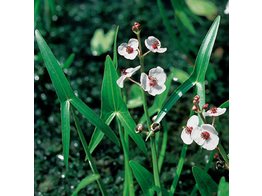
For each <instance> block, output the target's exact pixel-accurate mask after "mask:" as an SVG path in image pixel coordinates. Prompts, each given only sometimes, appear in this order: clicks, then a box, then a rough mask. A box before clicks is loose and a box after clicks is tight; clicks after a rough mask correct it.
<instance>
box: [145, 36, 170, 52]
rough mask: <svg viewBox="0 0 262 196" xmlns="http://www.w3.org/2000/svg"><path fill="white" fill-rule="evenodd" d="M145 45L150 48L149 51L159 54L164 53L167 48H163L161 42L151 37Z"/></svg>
mask: <svg viewBox="0 0 262 196" xmlns="http://www.w3.org/2000/svg"><path fill="white" fill-rule="evenodd" d="M145 45H146V47H147V48H148V50H150V51H152V52H154V53H155V52H158V53H164V52H165V51H166V50H167V48H161V42H160V41H159V40H158V39H157V38H155V37H154V36H149V37H148V38H147V39H146V40H145Z"/></svg>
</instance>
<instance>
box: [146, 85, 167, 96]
mask: <svg viewBox="0 0 262 196" xmlns="http://www.w3.org/2000/svg"><path fill="white" fill-rule="evenodd" d="M165 90H166V85H156V86H155V87H151V88H150V90H149V91H148V93H149V94H150V95H153V96H155V95H159V94H161V93H163V92H164V91H165Z"/></svg>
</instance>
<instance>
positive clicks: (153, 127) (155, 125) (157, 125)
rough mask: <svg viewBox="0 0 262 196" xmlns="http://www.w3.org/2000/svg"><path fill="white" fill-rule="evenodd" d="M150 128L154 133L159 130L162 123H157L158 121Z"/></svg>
mask: <svg viewBox="0 0 262 196" xmlns="http://www.w3.org/2000/svg"><path fill="white" fill-rule="evenodd" d="M150 129H151V130H152V131H153V132H154V133H156V132H158V131H159V130H160V123H157V122H155V123H153V124H152V125H150Z"/></svg>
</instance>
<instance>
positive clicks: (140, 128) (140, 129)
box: [135, 124, 143, 133]
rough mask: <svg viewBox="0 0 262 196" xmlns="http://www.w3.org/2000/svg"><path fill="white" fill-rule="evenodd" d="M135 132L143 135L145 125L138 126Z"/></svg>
mask: <svg viewBox="0 0 262 196" xmlns="http://www.w3.org/2000/svg"><path fill="white" fill-rule="evenodd" d="M135 131H136V133H141V132H142V131H143V125H142V124H138V125H136V128H135Z"/></svg>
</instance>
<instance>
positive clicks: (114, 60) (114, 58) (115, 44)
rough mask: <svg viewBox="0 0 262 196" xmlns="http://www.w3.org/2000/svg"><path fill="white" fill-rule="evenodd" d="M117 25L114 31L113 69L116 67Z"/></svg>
mask: <svg viewBox="0 0 262 196" xmlns="http://www.w3.org/2000/svg"><path fill="white" fill-rule="evenodd" d="M118 29H119V26H117V27H116V33H115V40H114V51H113V52H114V53H113V63H114V65H115V69H117V50H116V47H117V34H118Z"/></svg>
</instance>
